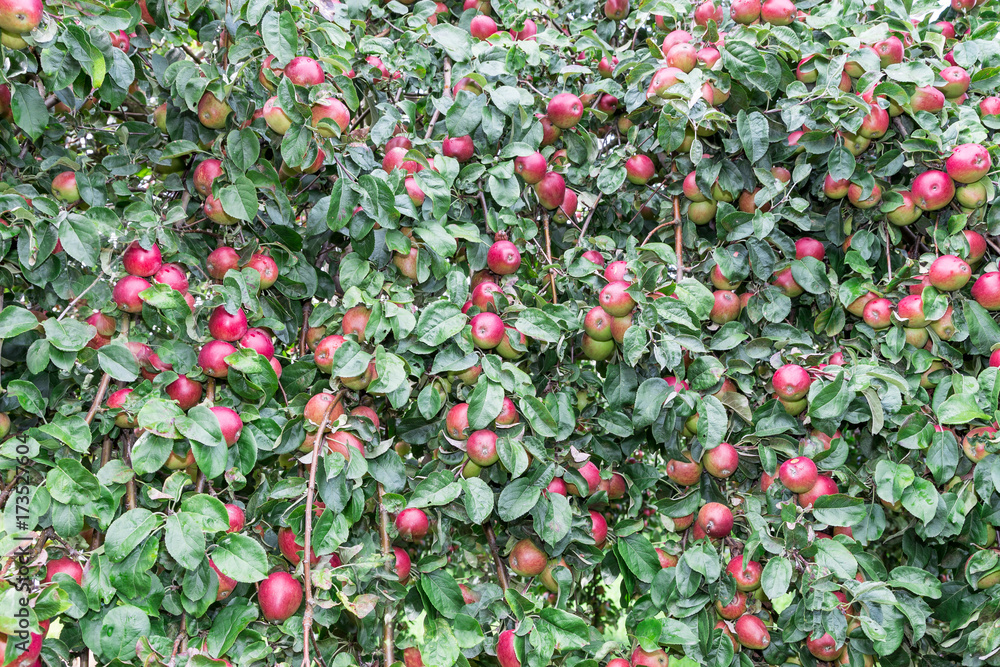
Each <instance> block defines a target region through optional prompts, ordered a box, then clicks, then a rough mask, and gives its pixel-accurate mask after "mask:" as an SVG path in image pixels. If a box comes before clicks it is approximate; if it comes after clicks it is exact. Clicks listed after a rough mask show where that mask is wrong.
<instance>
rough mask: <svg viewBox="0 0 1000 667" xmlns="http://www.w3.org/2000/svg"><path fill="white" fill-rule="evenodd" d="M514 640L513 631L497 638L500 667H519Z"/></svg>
mask: <svg viewBox="0 0 1000 667" xmlns="http://www.w3.org/2000/svg"><path fill="white" fill-rule="evenodd" d="M515 639H516V635H515V634H514V631H513V630H504V631H503V632H501V633H500V636H499V637H498V638H497V662H499V663H500V667H521V661H520V660H519V659H518V657H517V647H516V645H515ZM664 667H666V665H664Z"/></svg>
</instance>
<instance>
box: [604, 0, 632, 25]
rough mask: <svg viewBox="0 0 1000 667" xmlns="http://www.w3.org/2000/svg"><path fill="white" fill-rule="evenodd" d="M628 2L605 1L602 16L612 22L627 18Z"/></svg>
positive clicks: (621, 0)
mask: <svg viewBox="0 0 1000 667" xmlns="http://www.w3.org/2000/svg"><path fill="white" fill-rule="evenodd" d="M628 13H629V0H605V2H604V15H605V16H606V17H608V18H609V19H610V20H612V21H621V20H624V19H626V18H628Z"/></svg>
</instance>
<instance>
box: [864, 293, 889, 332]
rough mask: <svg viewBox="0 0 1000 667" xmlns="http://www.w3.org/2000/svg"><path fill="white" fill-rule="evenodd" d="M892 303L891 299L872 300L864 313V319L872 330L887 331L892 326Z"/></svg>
mask: <svg viewBox="0 0 1000 667" xmlns="http://www.w3.org/2000/svg"><path fill="white" fill-rule="evenodd" d="M892 307H893V305H892V301H889V299H872V300H871V301H869V302H868V303H867V304H866V305H865V309H864V311H862V319H864V321H865V324H867V325H868V326H870V327H871V328H872V329H875V330H879V329H887V328H889V325H891V324H892V316H891V314H892Z"/></svg>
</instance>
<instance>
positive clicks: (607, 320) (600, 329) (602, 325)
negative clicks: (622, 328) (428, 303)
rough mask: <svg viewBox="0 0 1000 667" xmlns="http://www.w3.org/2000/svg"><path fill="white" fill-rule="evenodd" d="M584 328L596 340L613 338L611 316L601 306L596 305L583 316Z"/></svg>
mask: <svg viewBox="0 0 1000 667" xmlns="http://www.w3.org/2000/svg"><path fill="white" fill-rule="evenodd" d="M583 328H584V331H586V332H587V335H588V336H590V337H591V338H592V339H594V340H595V341H601V342H603V341H609V340H611V316H610V315H608V313H607V312H605V310H604V309H603V308H601V307H600V306H594V307H593V308H591V309H590V310H589V311H587V315H586V316H585V317H584V318H583Z"/></svg>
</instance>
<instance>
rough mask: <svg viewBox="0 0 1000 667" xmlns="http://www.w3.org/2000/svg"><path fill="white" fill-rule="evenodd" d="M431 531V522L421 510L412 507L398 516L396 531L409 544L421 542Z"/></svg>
mask: <svg viewBox="0 0 1000 667" xmlns="http://www.w3.org/2000/svg"><path fill="white" fill-rule="evenodd" d="M429 529H430V520H429V519H428V518H427V515H426V514H425V513H424V511H423V510H422V509H420V508H417V507H410V508H408V509H405V510H403V511H402V512H400V513H399V514H398V515H396V530H397V531H398V532H399V537H400V538H402V539H404V540H406V541H407V542H419V541H420V540H422V539H423V538H424V536H425V535H426V534H427V531H428V530H429Z"/></svg>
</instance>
